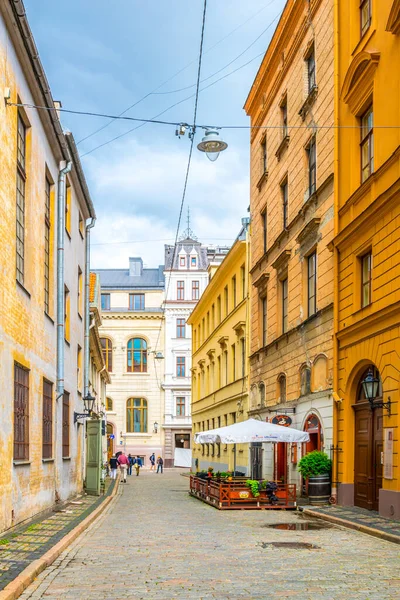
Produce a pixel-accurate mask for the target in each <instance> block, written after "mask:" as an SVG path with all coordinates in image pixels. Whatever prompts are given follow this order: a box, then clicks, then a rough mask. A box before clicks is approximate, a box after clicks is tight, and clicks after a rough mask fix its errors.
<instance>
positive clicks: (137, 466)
mask: <svg viewBox="0 0 400 600" xmlns="http://www.w3.org/2000/svg"><path fill="white" fill-rule="evenodd" d="M133 464H134V465H135V469H136V476H137V477H139V471H140V467H142V466H143V463H142V459H141V458H140V456H137V457H136V458H135V460H134V462H133Z"/></svg>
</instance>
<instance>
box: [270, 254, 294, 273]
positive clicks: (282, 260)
mask: <svg viewBox="0 0 400 600" xmlns="http://www.w3.org/2000/svg"><path fill="white" fill-rule="evenodd" d="M291 253H292V251H291V250H284V251H283V252H281V253H280V255H279V256H278V258H277V259H276V260H275V261H274V262H273V263H272V266H273V268H274V269H276V270H277V271H282V270H283V269H284V268H285V267H287V264H288V262H289V258H290V255H291Z"/></svg>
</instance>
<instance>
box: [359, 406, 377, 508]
mask: <svg viewBox="0 0 400 600" xmlns="http://www.w3.org/2000/svg"><path fill="white" fill-rule="evenodd" d="M382 424H383V417H382V409H381V408H377V409H375V410H373V411H372V410H371V409H370V407H369V405H367V404H364V403H360V404H359V405H357V406H356V407H355V448H354V504H355V505H356V506H360V507H361V508H366V509H368V510H378V507H379V490H380V488H381V487H382V464H381V453H382V451H383V429H382Z"/></svg>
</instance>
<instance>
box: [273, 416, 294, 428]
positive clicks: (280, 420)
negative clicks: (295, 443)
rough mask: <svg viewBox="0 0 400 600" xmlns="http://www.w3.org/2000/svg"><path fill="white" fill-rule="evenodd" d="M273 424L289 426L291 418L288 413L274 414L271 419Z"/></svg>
mask: <svg viewBox="0 0 400 600" xmlns="http://www.w3.org/2000/svg"><path fill="white" fill-rule="evenodd" d="M271 422H272V423H273V424H274V425H282V426H283V427H290V425H291V424H292V419H291V418H290V417H289V415H276V417H274V418H273V419H272V421H271Z"/></svg>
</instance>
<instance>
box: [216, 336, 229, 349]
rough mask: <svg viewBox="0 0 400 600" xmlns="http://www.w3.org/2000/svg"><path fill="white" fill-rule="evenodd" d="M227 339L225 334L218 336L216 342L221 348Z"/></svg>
mask: <svg viewBox="0 0 400 600" xmlns="http://www.w3.org/2000/svg"><path fill="white" fill-rule="evenodd" d="M228 340H229V337H228V336H227V335H223V336H221V337H220V338H219V340H218V344H219V345H220V346H221V348H223V347H224V346H226V344H227V342H228Z"/></svg>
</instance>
